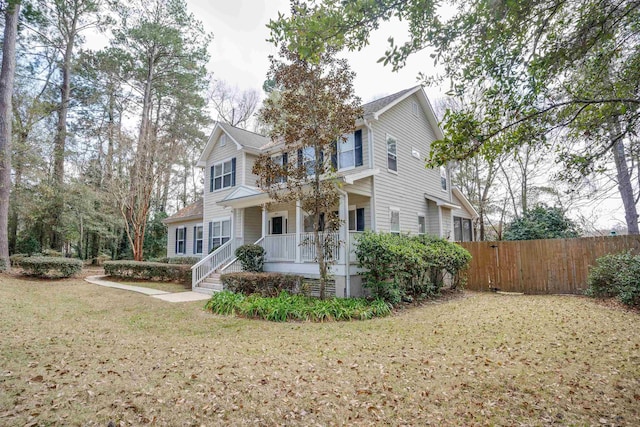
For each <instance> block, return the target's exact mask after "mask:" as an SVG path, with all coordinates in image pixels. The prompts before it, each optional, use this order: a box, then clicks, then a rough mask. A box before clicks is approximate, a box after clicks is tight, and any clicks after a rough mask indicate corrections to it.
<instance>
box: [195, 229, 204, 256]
mask: <svg viewBox="0 0 640 427" xmlns="http://www.w3.org/2000/svg"><path fill="white" fill-rule="evenodd" d="M193 227H194V228H197V227H202V239H200V240H202V252H194V253H193V255H203V254H204V223H200V224H195V225H194V226H193ZM197 241H198V239H197V238H196V236H195V233H194V236H193V242H194V245H195V246H197V244H196V243H195V242H197Z"/></svg>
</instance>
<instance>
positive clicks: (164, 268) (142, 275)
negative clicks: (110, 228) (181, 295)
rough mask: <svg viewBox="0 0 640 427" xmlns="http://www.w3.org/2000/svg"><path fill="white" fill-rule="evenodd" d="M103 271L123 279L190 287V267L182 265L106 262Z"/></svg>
mask: <svg viewBox="0 0 640 427" xmlns="http://www.w3.org/2000/svg"><path fill="white" fill-rule="evenodd" d="M104 271H105V273H106V274H108V275H109V276H114V277H120V278H123V279H145V280H156V281H159V282H182V283H184V284H185V285H191V267H190V266H189V265H184V264H165V263H159V262H139V261H107V262H105V263H104Z"/></svg>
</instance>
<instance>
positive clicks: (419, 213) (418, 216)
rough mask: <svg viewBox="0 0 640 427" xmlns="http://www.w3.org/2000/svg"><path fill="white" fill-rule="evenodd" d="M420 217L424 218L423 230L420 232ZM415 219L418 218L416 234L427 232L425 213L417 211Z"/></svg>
mask: <svg viewBox="0 0 640 427" xmlns="http://www.w3.org/2000/svg"><path fill="white" fill-rule="evenodd" d="M420 218H422V219H423V220H424V223H423V224H422V225H423V226H424V230H422V232H420ZM417 220H418V234H427V215H426V214H425V213H424V212H418V215H417Z"/></svg>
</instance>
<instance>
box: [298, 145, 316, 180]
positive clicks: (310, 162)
mask: <svg viewBox="0 0 640 427" xmlns="http://www.w3.org/2000/svg"><path fill="white" fill-rule="evenodd" d="M301 157H302V164H303V165H304V168H305V169H306V170H307V175H314V174H315V173H316V149H315V147H304V148H303V149H302V151H301Z"/></svg>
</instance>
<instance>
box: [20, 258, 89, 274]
mask: <svg viewBox="0 0 640 427" xmlns="http://www.w3.org/2000/svg"><path fill="white" fill-rule="evenodd" d="M12 262H13V260H12ZM19 265H20V267H21V268H22V270H23V272H24V274H27V275H29V276H38V277H71V276H73V275H74V274H76V273H79V272H80V271H81V270H82V261H81V260H79V259H76V258H63V257H39V256H32V257H22V258H20V260H19Z"/></svg>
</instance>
